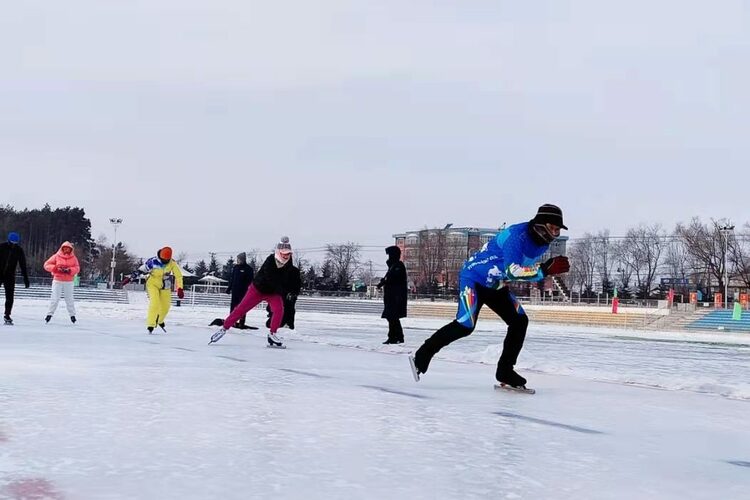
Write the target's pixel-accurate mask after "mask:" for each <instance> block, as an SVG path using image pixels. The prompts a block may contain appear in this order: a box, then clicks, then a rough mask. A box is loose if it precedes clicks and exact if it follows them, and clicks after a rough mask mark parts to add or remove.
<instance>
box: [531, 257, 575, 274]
mask: <svg viewBox="0 0 750 500" xmlns="http://www.w3.org/2000/svg"><path fill="white" fill-rule="evenodd" d="M539 267H540V268H541V269H542V274H544V275H545V276H554V275H556V274H564V273H567V272H568V271H570V262H569V261H568V258H567V257H566V256H564V255H558V256H557V257H552V258H551V259H548V260H547V261H545V262H544V263H543V264H542V265H540V266H539Z"/></svg>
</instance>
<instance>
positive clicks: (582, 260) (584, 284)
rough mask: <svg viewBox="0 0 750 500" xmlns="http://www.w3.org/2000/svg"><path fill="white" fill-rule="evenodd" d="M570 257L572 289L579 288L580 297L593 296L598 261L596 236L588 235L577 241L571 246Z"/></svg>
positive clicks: (569, 275)
mask: <svg viewBox="0 0 750 500" xmlns="http://www.w3.org/2000/svg"><path fill="white" fill-rule="evenodd" d="M568 257H569V259H570V273H569V274H568V280H569V283H570V286H571V289H573V288H576V287H577V288H578V293H579V295H583V296H591V294H592V293H593V290H594V275H595V273H596V261H597V257H596V248H595V245H594V236H593V235H591V234H590V233H586V234H584V235H583V237H582V238H580V239H579V240H576V241H575V242H574V243H573V244H572V245H571V248H570V252H569V256H568Z"/></svg>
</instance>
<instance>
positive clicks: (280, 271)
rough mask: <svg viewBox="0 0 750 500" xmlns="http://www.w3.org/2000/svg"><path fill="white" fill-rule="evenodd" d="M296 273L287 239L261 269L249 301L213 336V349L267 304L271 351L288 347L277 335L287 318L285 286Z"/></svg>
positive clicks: (243, 300)
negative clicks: (284, 319) (262, 303)
mask: <svg viewBox="0 0 750 500" xmlns="http://www.w3.org/2000/svg"><path fill="white" fill-rule="evenodd" d="M292 271H293V265H292V245H291V244H290V243H289V238H288V237H286V236H283V237H282V238H281V241H280V242H279V243H278V244H277V245H276V249H275V251H274V253H272V254H271V255H269V256H268V257H267V258H266V260H265V262H263V265H262V266H261V267H260V269H259V270H258V272H257V273H255V277H254V278H253V282H252V284H251V285H250V288H248V290H247V293H246V294H245V298H243V299H242V302H240V303H239V304H238V305H237V307H235V308H234V309H232V312H230V313H229V316H227V317H226V319H225V320H224V325H223V326H222V327H221V328H220V329H219V330H218V331H217V332H216V333H214V334H213V335H211V340H210V341H209V342H208V343H209V345H210V344H213V343H214V342H218V341H219V340H220V339H221V338H222V337H223V336H224V334H225V333H226V332H227V330H229V328H231V327H232V325H234V324H235V322H236V321H237V320H238V319H239V318H241V317H242V316H243V315H245V314H247V312H248V311H250V310H251V309H252V308H254V307H255V306H257V305H258V304H260V303H261V302H262V301H266V302H267V303H268V306H269V307H270V308H271V313H272V316H271V324H270V331H269V333H268V346H269V347H280V348H283V347H284V343H283V342H284V341H283V339H282V338H281V337H279V336H278V335H277V334H276V332H277V331H278V329H279V326H280V325H281V321H282V319H283V318H284V300H283V298H282V297H283V294H284V284H285V283H287V282H288V281H289V276H288V275H289V273H291V272H292Z"/></svg>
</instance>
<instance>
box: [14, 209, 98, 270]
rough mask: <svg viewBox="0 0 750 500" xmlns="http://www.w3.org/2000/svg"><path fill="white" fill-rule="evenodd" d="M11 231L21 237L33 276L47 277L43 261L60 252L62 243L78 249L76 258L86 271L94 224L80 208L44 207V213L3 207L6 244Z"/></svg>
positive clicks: (41, 210) (35, 210) (40, 210)
mask: <svg viewBox="0 0 750 500" xmlns="http://www.w3.org/2000/svg"><path fill="white" fill-rule="evenodd" d="M10 231H15V232H17V233H18V234H20V235H21V246H22V247H23V250H24V252H25V253H26V262H27V266H28V268H29V275H30V276H41V275H46V274H47V272H46V271H45V270H44V269H43V267H42V266H43V264H44V261H45V260H46V259H47V258H48V257H49V256H50V255H52V254H53V253H55V252H57V250H58V249H59V248H60V244H61V243H62V242H63V241H70V242H71V243H73V245H75V247H76V255H77V256H78V258H79V260H80V261H81V266H82V267H83V266H84V264H85V263H86V262H85V261H86V258H85V257H87V256H88V255H89V254H90V252H91V248H92V243H93V242H92V241H91V221H90V220H89V219H88V218H87V217H86V214H85V212H84V210H83V209H82V208H78V207H64V208H55V209H52V208H51V207H50V206H49V205H44V207H43V208H42V209H33V210H28V209H24V210H22V211H18V210H15V209H14V208H13V207H11V206H4V207H0V235H1V236H2V239H3V241H4V240H5V238H6V236H7V234H8V233H9V232H10ZM82 257H84V258H82ZM82 272H83V271H82Z"/></svg>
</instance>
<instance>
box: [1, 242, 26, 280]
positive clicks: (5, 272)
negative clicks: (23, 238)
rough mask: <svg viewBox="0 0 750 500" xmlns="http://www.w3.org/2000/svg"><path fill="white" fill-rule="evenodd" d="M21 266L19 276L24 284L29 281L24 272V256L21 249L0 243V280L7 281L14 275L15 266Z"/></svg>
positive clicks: (10, 244) (6, 243)
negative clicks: (21, 276) (20, 275)
mask: <svg viewBox="0 0 750 500" xmlns="http://www.w3.org/2000/svg"><path fill="white" fill-rule="evenodd" d="M18 264H20V265H21V274H22V275H23V279H24V281H25V282H28V281H29V274H28V272H27V271H26V255H25V254H24V253H23V248H21V247H19V246H18V245H14V244H12V243H8V242H5V243H0V278H3V279H9V278H13V277H15V275H16V266H17V265H18Z"/></svg>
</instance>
